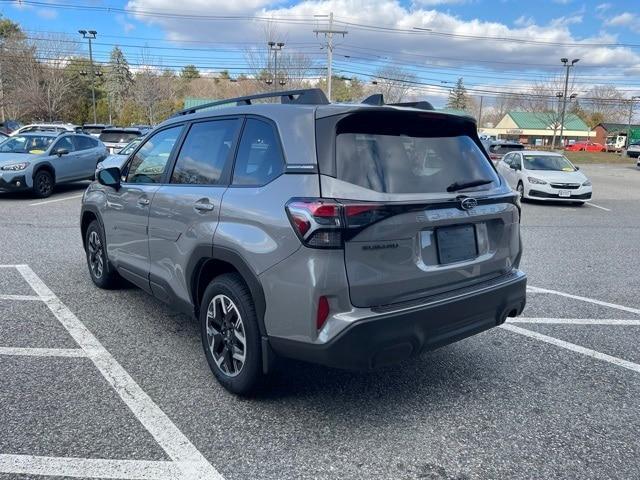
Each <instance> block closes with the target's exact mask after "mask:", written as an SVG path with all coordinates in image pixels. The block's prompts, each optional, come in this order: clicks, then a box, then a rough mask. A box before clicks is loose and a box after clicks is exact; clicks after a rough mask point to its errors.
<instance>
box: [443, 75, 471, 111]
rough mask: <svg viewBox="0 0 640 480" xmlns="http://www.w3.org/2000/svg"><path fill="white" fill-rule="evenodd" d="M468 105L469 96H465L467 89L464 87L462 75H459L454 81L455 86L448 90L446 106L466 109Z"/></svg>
mask: <svg viewBox="0 0 640 480" xmlns="http://www.w3.org/2000/svg"><path fill="white" fill-rule="evenodd" d="M469 106H470V105H469V97H468V96H467V89H466V88H464V83H463V82H462V77H460V78H458V81H457V82H456V86H455V87H454V88H453V89H452V90H451V91H450V92H449V99H448V100H447V108H453V109H455V110H467V109H468V108H469Z"/></svg>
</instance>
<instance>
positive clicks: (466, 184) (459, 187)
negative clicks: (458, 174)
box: [447, 179, 493, 192]
mask: <svg viewBox="0 0 640 480" xmlns="http://www.w3.org/2000/svg"><path fill="white" fill-rule="evenodd" d="M491 182H493V180H487V179H479V180H471V181H470V182H462V183H459V182H454V183H452V184H451V185H449V186H448V187H447V192H457V191H458V190H464V189H465V188H471V187H479V186H480V185H486V184H488V183H491Z"/></svg>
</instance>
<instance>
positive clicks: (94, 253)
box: [87, 230, 104, 278]
mask: <svg viewBox="0 0 640 480" xmlns="http://www.w3.org/2000/svg"><path fill="white" fill-rule="evenodd" d="M87 251H88V253H89V266H90V268H91V273H93V276H94V277H96V278H101V277H102V274H103V272H104V260H103V258H102V257H103V255H102V241H101V240H100V235H98V232H96V231H95V230H93V231H92V232H91V233H90V234H89V241H88V242H87Z"/></svg>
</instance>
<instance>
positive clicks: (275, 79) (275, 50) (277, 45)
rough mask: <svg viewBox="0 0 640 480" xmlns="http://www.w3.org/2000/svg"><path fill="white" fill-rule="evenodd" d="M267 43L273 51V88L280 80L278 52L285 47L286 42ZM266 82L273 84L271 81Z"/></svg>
mask: <svg viewBox="0 0 640 480" xmlns="http://www.w3.org/2000/svg"><path fill="white" fill-rule="evenodd" d="M267 45H268V46H269V51H271V52H273V81H272V82H271V83H273V88H274V89H275V88H277V87H276V86H277V82H278V52H279V51H280V50H282V47H284V42H267ZM266 83H267V85H271V83H269V82H266Z"/></svg>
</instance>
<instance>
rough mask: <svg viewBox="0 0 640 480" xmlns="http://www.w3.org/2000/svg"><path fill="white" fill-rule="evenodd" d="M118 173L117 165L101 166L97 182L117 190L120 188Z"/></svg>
mask: <svg viewBox="0 0 640 480" xmlns="http://www.w3.org/2000/svg"><path fill="white" fill-rule="evenodd" d="M120 175H121V174H120V169H119V168H118V167H111V168H103V169H102V170H100V171H99V172H98V183H100V184H101V185H104V186H105V187H111V188H114V189H116V190H118V189H119V188H120Z"/></svg>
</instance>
